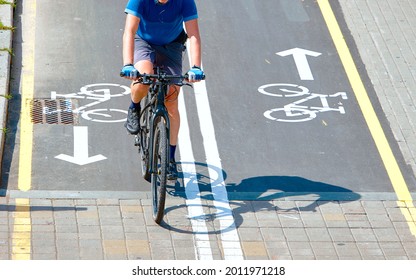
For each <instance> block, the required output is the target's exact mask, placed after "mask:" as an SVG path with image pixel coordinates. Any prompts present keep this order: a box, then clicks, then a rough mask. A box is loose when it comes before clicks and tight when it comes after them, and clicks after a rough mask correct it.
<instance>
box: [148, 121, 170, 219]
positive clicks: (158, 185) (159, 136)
mask: <svg viewBox="0 0 416 280" xmlns="http://www.w3.org/2000/svg"><path fill="white" fill-rule="evenodd" d="M153 139H154V140H153V155H152V159H153V166H152V167H153V168H152V170H153V172H152V174H151V182H152V206H153V219H154V220H155V222H156V223H157V224H160V222H161V221H162V219H163V215H164V211H165V199H166V183H167V171H168V148H169V143H168V137H167V127H166V120H165V119H164V118H163V117H158V118H157V119H156V122H155V133H154V138H153Z"/></svg>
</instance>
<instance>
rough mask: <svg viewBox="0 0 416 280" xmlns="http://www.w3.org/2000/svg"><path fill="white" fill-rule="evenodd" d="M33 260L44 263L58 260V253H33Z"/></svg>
mask: <svg viewBox="0 0 416 280" xmlns="http://www.w3.org/2000/svg"><path fill="white" fill-rule="evenodd" d="M32 259H33V260H44V261H50V260H56V253H54V252H51V253H43V252H41V253H36V252H33V254H32Z"/></svg>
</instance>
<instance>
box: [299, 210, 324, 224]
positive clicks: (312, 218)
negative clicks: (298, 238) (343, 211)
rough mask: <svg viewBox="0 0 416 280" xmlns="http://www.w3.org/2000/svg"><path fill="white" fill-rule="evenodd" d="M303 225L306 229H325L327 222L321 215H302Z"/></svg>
mask: <svg viewBox="0 0 416 280" xmlns="http://www.w3.org/2000/svg"><path fill="white" fill-rule="evenodd" d="M300 217H301V219H302V223H303V225H304V227H306V228H318V227H325V226H326V224H325V220H324V218H323V217H322V215H321V214H320V213H304V212H302V213H301V215H300Z"/></svg>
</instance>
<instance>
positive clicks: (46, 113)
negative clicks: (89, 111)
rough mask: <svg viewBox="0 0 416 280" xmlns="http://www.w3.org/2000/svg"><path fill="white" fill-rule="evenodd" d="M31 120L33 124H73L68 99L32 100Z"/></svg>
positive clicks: (70, 103) (71, 109) (71, 110)
mask: <svg viewBox="0 0 416 280" xmlns="http://www.w3.org/2000/svg"><path fill="white" fill-rule="evenodd" d="M31 118H32V122H33V123H34V124H74V122H75V118H74V114H73V108H72V102H71V100H70V99H34V100H33V101H32V102H31Z"/></svg>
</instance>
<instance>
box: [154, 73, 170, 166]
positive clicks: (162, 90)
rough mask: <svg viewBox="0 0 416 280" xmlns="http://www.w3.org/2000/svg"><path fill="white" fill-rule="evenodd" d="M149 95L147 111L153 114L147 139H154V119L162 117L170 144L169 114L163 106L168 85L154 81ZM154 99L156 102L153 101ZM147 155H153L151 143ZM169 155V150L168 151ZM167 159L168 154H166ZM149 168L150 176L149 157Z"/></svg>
mask: <svg viewBox="0 0 416 280" xmlns="http://www.w3.org/2000/svg"><path fill="white" fill-rule="evenodd" d="M149 91H150V95H151V100H150V107H151V108H149V109H153V110H154V112H153V113H152V117H151V119H150V124H149V127H150V128H151V129H150V136H149V139H153V138H154V131H155V120H156V118H158V117H160V116H162V117H164V118H165V120H166V127H167V128H168V133H167V138H168V143H170V135H169V134H170V133H169V132H170V121H169V113H168V111H167V109H166V106H165V96H166V93H167V92H169V85H168V84H165V83H163V82H162V81H159V80H157V81H155V82H154V83H153V84H152V85H151V86H150V89H149ZM155 97H156V100H153V99H154V98H155ZM149 144H150V145H149V155H152V154H153V149H154V147H153V141H150V143H149ZM168 153H169V150H168ZM168 157H169V154H168ZM149 167H150V170H149V172H150V174H153V173H154V170H153V158H152V157H149Z"/></svg>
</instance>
